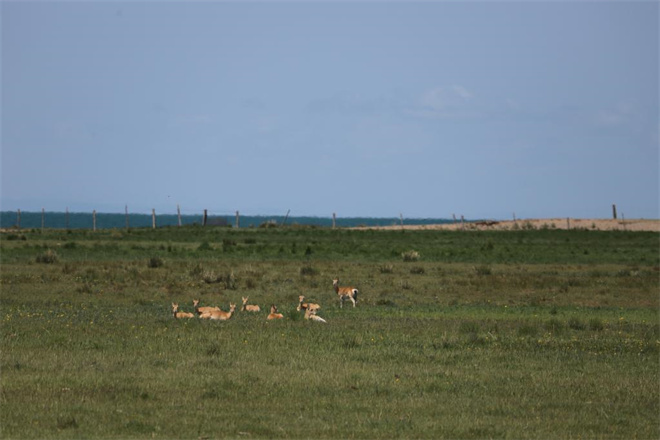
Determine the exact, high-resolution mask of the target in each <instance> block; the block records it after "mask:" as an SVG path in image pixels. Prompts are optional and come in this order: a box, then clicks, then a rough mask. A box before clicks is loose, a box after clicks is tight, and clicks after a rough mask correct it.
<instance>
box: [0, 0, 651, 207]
mask: <svg viewBox="0 0 660 440" xmlns="http://www.w3.org/2000/svg"><path fill="white" fill-rule="evenodd" d="M0 8H1V9H0V11H1V14H2V17H1V20H2V31H1V32H2V35H1V36H2V76H1V81H2V106H1V110H2V115H1V117H2V157H1V161H2V162H1V164H2V177H1V185H2V186H1V195H0V207H1V209H2V210H15V209H22V210H24V211H29V210H35V211H37V210H41V208H42V207H43V208H45V209H46V210H54V211H63V210H64V209H65V208H67V207H68V208H69V210H71V211H91V210H92V209H96V210H97V211H100V212H123V210H124V206H125V205H128V206H129V209H130V210H131V211H133V212H150V211H151V209H152V208H155V209H156V210H157V212H162V213H165V212H169V213H171V212H175V211H176V205H177V204H180V205H181V208H182V211H183V212H184V213H193V212H200V211H201V210H202V209H205V208H206V209H209V211H210V212H212V213H215V214H230V213H233V212H234V211H236V210H240V211H241V212H243V213H245V214H279V213H285V212H286V211H287V210H288V209H291V215H318V216H330V215H332V213H333V212H336V213H337V215H338V216H342V217H348V216H374V217H378V216H388V217H389V216H398V215H399V213H402V214H403V215H404V216H405V217H409V218H411V217H439V218H450V217H451V216H452V214H456V215H457V216H460V215H464V216H465V217H466V218H496V219H508V218H511V217H512V215H513V213H515V214H516V216H517V217H518V218H533V217H569V216H570V217H583V218H589V217H594V218H606V217H609V216H610V215H611V205H612V204H613V203H616V204H617V207H618V209H619V212H620V213H621V212H622V213H624V215H625V216H626V218H658V217H659V203H660V202H659V199H660V195H659V171H658V170H659V167H660V165H659V148H658V144H659V139H658V132H659V129H660V126H659V114H658V99H659V90H658V64H659V62H658V52H659V48H658V17H659V4H658V3H657V2H532V3H526V2H465V3H464V2H419V3H410V2H348V1H347V2H336V3H328V2H312V1H309V2H304V1H301V2H275V1H273V2H240V3H239V2H195V3H188V2H121V3H120V2H91V3H83V2H61V3H60V2H6V1H5V2H2V4H1V5H0Z"/></svg>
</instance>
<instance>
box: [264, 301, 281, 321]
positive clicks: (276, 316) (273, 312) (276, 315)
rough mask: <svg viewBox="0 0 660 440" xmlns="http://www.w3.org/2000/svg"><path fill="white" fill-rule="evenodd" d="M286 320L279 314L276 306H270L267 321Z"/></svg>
mask: <svg viewBox="0 0 660 440" xmlns="http://www.w3.org/2000/svg"><path fill="white" fill-rule="evenodd" d="M282 318H284V315H283V314H281V313H277V307H275V304H273V305H271V306H270V314H269V315H268V317H267V318H266V319H268V320H271V319H282Z"/></svg>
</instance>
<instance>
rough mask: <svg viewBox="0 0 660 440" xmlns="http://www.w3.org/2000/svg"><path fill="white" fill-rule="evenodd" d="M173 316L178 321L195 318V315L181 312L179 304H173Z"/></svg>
mask: <svg viewBox="0 0 660 440" xmlns="http://www.w3.org/2000/svg"><path fill="white" fill-rule="evenodd" d="M172 314H173V315H174V317H175V318H176V319H179V318H194V317H195V315H193V314H192V313H188V312H179V305H178V304H177V303H172Z"/></svg>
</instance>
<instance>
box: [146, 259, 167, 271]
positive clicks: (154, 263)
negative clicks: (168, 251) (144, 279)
mask: <svg viewBox="0 0 660 440" xmlns="http://www.w3.org/2000/svg"><path fill="white" fill-rule="evenodd" d="M164 264H165V261H164V260H163V259H162V258H160V257H151V258H149V260H147V267H148V268H150V269H156V268H158V267H162V266H163V265H164Z"/></svg>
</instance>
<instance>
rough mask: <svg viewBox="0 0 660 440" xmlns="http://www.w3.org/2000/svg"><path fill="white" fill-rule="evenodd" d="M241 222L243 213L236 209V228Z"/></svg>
mask: <svg viewBox="0 0 660 440" xmlns="http://www.w3.org/2000/svg"><path fill="white" fill-rule="evenodd" d="M240 224H241V215H240V214H239V212H238V211H236V229H238V228H239V227H240Z"/></svg>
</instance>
